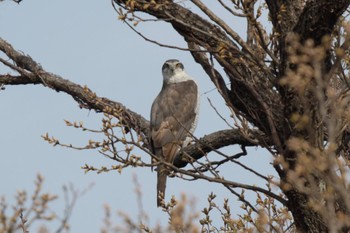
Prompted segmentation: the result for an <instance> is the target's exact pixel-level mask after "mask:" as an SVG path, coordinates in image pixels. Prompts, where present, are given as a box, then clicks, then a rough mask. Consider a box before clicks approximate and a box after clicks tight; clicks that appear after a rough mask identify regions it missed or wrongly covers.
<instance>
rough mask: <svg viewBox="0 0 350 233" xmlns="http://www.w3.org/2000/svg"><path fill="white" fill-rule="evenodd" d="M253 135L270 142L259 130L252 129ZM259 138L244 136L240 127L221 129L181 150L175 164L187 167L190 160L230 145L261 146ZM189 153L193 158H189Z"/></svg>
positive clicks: (251, 134)
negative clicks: (250, 138)
mask: <svg viewBox="0 0 350 233" xmlns="http://www.w3.org/2000/svg"><path fill="white" fill-rule="evenodd" d="M249 134H250V136H251V137H254V138H259V139H260V140H259V141H264V142H268V139H267V137H266V136H264V135H263V134H262V133H261V132H260V131H258V130H251V132H249ZM259 144H261V143H259V142H258V140H255V139H254V140H249V139H248V138H246V137H244V136H243V135H242V133H241V132H240V130H239V129H228V130H220V131H217V132H214V133H211V134H209V135H205V136H204V137H202V138H200V139H199V140H197V141H196V142H195V143H194V144H192V145H189V146H187V147H185V148H184V149H183V150H182V151H180V152H179V153H178V154H177V156H176V158H175V161H174V166H176V167H179V168H180V167H185V166H186V165H187V164H188V163H189V162H190V160H192V161H196V160H198V159H200V158H202V157H203V156H205V155H206V154H207V153H209V152H211V151H215V150H217V149H220V148H222V147H225V146H229V145H243V146H260V145H259ZM188 155H189V156H190V157H191V159H189V158H188Z"/></svg>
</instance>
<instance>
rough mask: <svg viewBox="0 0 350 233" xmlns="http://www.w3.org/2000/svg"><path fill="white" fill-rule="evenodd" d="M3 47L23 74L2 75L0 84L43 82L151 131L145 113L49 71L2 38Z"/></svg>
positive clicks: (86, 105) (138, 128)
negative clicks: (100, 95)
mask: <svg viewBox="0 0 350 233" xmlns="http://www.w3.org/2000/svg"><path fill="white" fill-rule="evenodd" d="M0 50H1V51H3V52H4V53H5V54H6V55H7V56H8V57H9V58H10V59H12V60H13V61H14V62H15V63H16V64H17V67H18V69H16V71H17V72H19V73H21V75H20V76H10V75H2V76H0V84H4V85H19V84H42V85H44V86H46V87H49V88H51V89H54V90H56V91H62V92H65V93H67V94H68V95H70V96H72V97H73V98H74V100H76V101H77V102H78V103H79V104H80V107H81V108H87V109H94V110H96V111H98V112H104V113H108V114H111V115H113V116H115V117H116V118H118V119H119V120H120V121H122V122H123V123H124V124H125V125H126V126H128V127H129V128H131V129H134V130H135V131H136V132H138V133H140V134H143V135H144V136H147V135H148V130H149V122H148V121H147V120H146V119H145V118H143V117H142V116H141V115H139V114H137V113H135V112H133V111H131V110H129V109H127V108H126V107H125V106H124V105H123V104H121V103H119V102H115V101H112V100H109V99H107V98H104V97H98V96H97V95H96V94H95V93H94V92H92V91H91V90H90V89H89V88H87V87H82V86H80V85H78V84H76V83H73V82H71V81H69V80H66V79H63V78H62V77H60V76H59V75H56V74H52V73H49V72H46V71H45V70H44V69H43V68H42V67H41V66H40V65H39V64H38V63H37V62H35V61H34V60H33V59H32V58H31V57H29V56H27V55H23V54H22V53H20V52H18V51H16V50H15V49H14V48H13V47H12V46H11V45H10V44H9V43H7V42H6V41H4V40H3V39H1V38H0Z"/></svg>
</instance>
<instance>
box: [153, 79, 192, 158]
mask: <svg viewBox="0 0 350 233" xmlns="http://www.w3.org/2000/svg"><path fill="white" fill-rule="evenodd" d="M197 98H198V88H197V85H196V83H195V82H194V81H192V80H189V81H186V82H181V83H175V84H168V85H167V86H166V87H165V88H163V89H162V91H161V92H160V93H159V95H158V97H157V98H156V100H155V101H154V103H153V105H152V110H151V140H152V146H153V149H154V151H153V152H157V151H159V149H161V148H162V147H164V146H166V145H167V144H169V143H170V144H173V145H177V146H178V147H180V146H181V145H182V142H183V141H184V140H185V139H186V137H187V136H188V132H189V130H190V129H191V127H192V124H193V122H194V121H195V119H196V114H197V113H196V107H197V102H198V99H197ZM171 147H172V146H171ZM168 151H172V152H173V153H174V150H173V149H170V150H168ZM176 151H177V150H175V153H176ZM162 156H163V157H164V158H165V159H166V160H167V161H168V162H172V160H173V159H174V158H173V155H171V156H169V155H167V154H166V153H164V154H163V153H162Z"/></svg>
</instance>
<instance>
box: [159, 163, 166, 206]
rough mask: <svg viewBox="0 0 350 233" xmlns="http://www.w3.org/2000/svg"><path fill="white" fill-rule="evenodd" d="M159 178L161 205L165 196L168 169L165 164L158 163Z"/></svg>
mask: <svg viewBox="0 0 350 233" xmlns="http://www.w3.org/2000/svg"><path fill="white" fill-rule="evenodd" d="M157 170H158V180H157V206H158V207H159V206H161V203H162V201H163V200H164V196H165V188H166V179H167V176H168V170H167V169H166V167H165V166H164V165H163V164H160V165H158V168H157Z"/></svg>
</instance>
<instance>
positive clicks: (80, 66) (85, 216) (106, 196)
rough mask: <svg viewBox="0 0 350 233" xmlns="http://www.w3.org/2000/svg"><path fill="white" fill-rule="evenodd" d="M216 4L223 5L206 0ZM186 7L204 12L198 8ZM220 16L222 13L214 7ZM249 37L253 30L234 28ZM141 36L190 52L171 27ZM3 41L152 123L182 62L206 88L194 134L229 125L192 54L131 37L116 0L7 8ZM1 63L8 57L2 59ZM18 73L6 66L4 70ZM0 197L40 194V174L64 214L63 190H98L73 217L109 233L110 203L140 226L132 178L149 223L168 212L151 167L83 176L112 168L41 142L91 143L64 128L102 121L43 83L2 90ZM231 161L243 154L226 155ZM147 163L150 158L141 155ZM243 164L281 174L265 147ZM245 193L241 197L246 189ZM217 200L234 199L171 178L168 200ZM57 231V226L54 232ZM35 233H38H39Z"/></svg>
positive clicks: (237, 175) (77, 227)
mask: <svg viewBox="0 0 350 233" xmlns="http://www.w3.org/2000/svg"><path fill="white" fill-rule="evenodd" d="M205 2H207V3H208V2H209V3H211V4H212V3H213V2H214V1H205ZM184 4H185V5H186V6H188V7H191V9H193V10H195V8H194V7H193V6H192V5H190V4H189V3H186V2H185V3H184ZM211 7H212V9H216V8H215V6H214V5H213V6H211ZM221 11H222V12H220V11H219V12H218V13H220V15H222V16H223V17H224V18H225V19H227V22H230V25H231V26H232V27H233V28H234V29H235V30H236V31H238V32H239V33H240V34H241V35H243V37H244V30H245V27H244V23H243V22H237V21H230V20H232V19H233V18H228V17H229V16H228V15H226V12H223V10H221ZM137 29H138V30H140V31H142V32H143V33H144V34H145V35H146V36H148V37H150V38H152V39H155V40H158V41H160V42H162V43H165V44H172V45H177V46H180V47H185V43H184V41H183V39H182V38H181V37H179V36H177V35H176V33H175V32H174V30H173V29H172V27H171V26H170V25H168V24H166V23H144V24H139V25H138V26H137ZM0 37H1V38H3V39H5V40H6V41H8V42H9V43H10V44H12V46H14V48H15V49H17V50H20V51H22V52H23V53H25V54H28V55H30V56H31V57H32V58H33V59H34V60H35V61H36V62H38V63H40V64H41V65H42V66H43V68H44V69H45V70H46V71H48V72H52V73H55V74H58V75H60V76H62V77H63V78H65V79H69V80H70V81H73V82H75V83H77V84H80V85H87V86H88V87H89V88H90V89H91V90H93V91H94V92H96V94H97V95H99V96H104V97H107V98H109V99H111V100H115V101H119V102H121V103H123V104H124V105H125V106H127V107H128V108H130V109H131V110H133V111H135V112H138V113H140V114H141V115H142V116H144V117H145V118H146V119H149V111H150V108H151V104H152V102H153V100H154V98H155V97H156V96H157V94H158V92H159V91H160V88H161V85H162V76H161V67H162V65H163V63H164V61H165V60H167V59H172V58H176V59H179V60H181V61H182V62H183V63H184V66H185V69H186V71H187V73H188V74H190V75H191V76H193V77H194V78H195V79H196V80H197V81H198V83H199V85H200V90H201V93H202V95H201V109H200V118H199V122H198V127H197V130H196V132H195V136H197V137H201V136H204V135H205V134H209V133H211V132H214V131H217V130H220V129H225V128H228V126H227V125H226V124H225V123H224V122H223V121H222V120H221V119H220V117H219V116H217V115H216V113H215V111H214V110H213V109H212V108H211V107H210V105H209V103H208V100H207V98H210V99H211V101H212V102H213V104H214V105H215V107H216V108H217V109H218V110H219V111H220V113H221V114H223V115H224V116H228V110H227V109H226V107H225V105H224V104H223V101H222V99H221V97H220V96H219V95H218V93H217V91H215V90H214V91H211V90H212V89H213V88H214V86H213V84H212V83H211V82H210V80H209V78H208V77H207V75H206V74H205V73H204V71H203V70H202V69H201V67H200V66H199V65H198V64H196V63H195V62H194V61H193V59H192V57H191V55H190V53H189V52H184V51H178V50H173V49H167V48H161V47H159V46H157V45H154V44H151V43H149V42H146V41H144V40H143V39H142V38H141V37H139V36H138V35H136V34H135V33H134V32H133V31H131V30H130V29H129V28H128V27H127V26H126V25H125V24H124V23H123V22H121V21H119V20H118V15H117V14H116V12H115V11H114V9H113V8H112V5H111V2H110V1H107V0H105V1H94V0H84V1H83V0H75V1H70V0H60V1H54V0H23V1H22V2H21V4H19V5H18V4H15V3H13V2H11V1H4V2H0ZM1 56H2V55H1ZM6 72H10V71H9V70H8V69H6V68H5V67H4V66H1V65H0V73H1V74H3V73H6ZM0 116H1V121H0V146H1V147H0V148H1V149H0V164H1V169H0V182H1V186H0V196H4V197H6V200H7V201H8V202H9V203H10V204H14V199H13V196H14V194H16V192H17V191H18V190H22V189H24V190H27V191H28V192H29V193H31V192H32V191H33V189H34V183H33V182H34V180H35V177H36V174H39V173H40V174H41V175H43V176H44V177H45V183H44V187H43V188H44V191H46V192H50V193H54V194H58V195H59V196H60V199H59V200H57V201H55V203H54V205H53V209H54V210H57V211H58V213H62V211H63V207H64V201H63V195H62V194H63V191H62V186H63V185H67V184H73V185H74V186H75V187H76V188H77V189H80V190H83V189H84V188H86V187H88V186H89V185H90V184H92V183H93V184H94V187H93V188H92V189H91V190H90V191H89V192H88V193H86V194H85V195H84V196H82V197H81V198H80V199H79V200H78V203H77V205H76V207H75V209H74V212H73V216H72V218H71V221H70V224H71V232H99V230H100V228H101V226H102V219H103V205H104V204H105V203H108V204H109V205H110V206H111V208H112V211H113V219H114V220H115V221H116V222H118V221H120V220H118V218H117V214H116V213H117V212H118V211H123V212H125V213H127V214H128V215H129V216H130V217H131V218H133V219H135V220H136V219H137V213H138V209H137V203H136V194H135V191H134V190H135V185H134V184H133V178H132V177H133V176H136V177H137V178H138V182H139V183H140V184H141V190H142V193H143V197H142V200H143V205H144V209H145V210H146V213H147V214H148V215H149V217H150V222H149V224H150V225H151V226H153V225H154V224H155V223H157V222H159V223H161V224H162V225H166V223H167V219H166V215H165V214H164V213H163V212H162V211H161V210H160V209H157V208H156V173H155V172H151V170H150V169H149V168H139V169H131V168H128V169H125V170H123V172H122V174H119V173H117V172H110V173H103V174H99V175H98V174H96V173H87V174H85V173H84V171H83V170H82V169H81V166H83V165H84V164H89V165H93V166H96V167H99V166H109V165H111V164H113V163H112V162H111V161H109V160H108V159H106V158H104V157H103V156H101V155H100V154H98V153H97V151H76V150H69V149H66V148H61V147H53V146H51V145H49V144H48V143H47V142H45V141H44V140H43V139H42V138H41V135H43V134H45V133H46V132H48V133H49V134H50V135H53V136H55V137H56V138H58V139H60V141H62V142H63V143H73V144H76V145H85V143H86V142H87V141H88V140H89V139H90V138H94V137H95V136H94V135H91V134H88V133H85V132H81V131H79V130H76V129H73V128H68V127H66V126H65V123H64V120H65V119H66V120H69V121H78V122H79V121H83V122H84V124H85V126H87V127H91V128H96V129H99V128H100V122H101V117H102V114H96V113H94V112H93V111H87V110H81V109H79V107H78V104H77V103H76V102H75V101H74V100H73V99H72V98H71V97H70V96H68V95H66V94H65V93H57V92H55V91H53V90H51V89H49V88H46V87H43V86H41V85H37V86H33V85H26V86H6V89H5V90H4V91H0ZM224 151H225V152H227V153H229V154H234V153H236V152H238V151H239V149H237V148H226V150H224ZM140 155H142V156H148V155H146V154H140ZM240 161H241V162H242V163H244V164H247V165H249V166H251V167H253V168H255V169H257V170H258V171H259V172H262V173H264V174H273V171H272V170H271V168H270V167H271V166H268V164H269V163H270V162H271V158H270V157H269V156H268V155H267V153H266V152H265V151H263V150H257V149H256V148H252V149H250V150H249V156H246V157H244V158H241V159H240ZM225 174H227V175H226V176H225V177H226V178H228V179H231V180H234V181H237V182H242V183H250V184H261V183H259V181H258V180H256V179H255V178H254V177H251V176H249V175H247V174H246V173H244V172H243V171H242V169H240V168H239V167H237V166H235V165H232V164H231V165H230V167H228V168H227V170H226V173H225ZM237 191H239V190H237ZM211 192H215V193H217V194H218V199H217V203H218V204H220V205H222V202H223V198H230V204H232V206H236V208H235V210H234V211H233V212H234V213H239V211H240V210H239V208H238V204H237V202H236V199H237V198H236V197H233V196H231V195H230V193H228V192H227V191H225V190H224V189H223V188H221V187H220V186H219V185H216V184H210V183H208V182H204V181H196V182H187V181H184V180H180V179H168V185H167V200H169V197H170V196H171V195H170V194H174V195H175V196H176V197H177V198H180V195H181V193H186V194H187V195H188V196H189V197H194V198H196V201H197V208H198V210H200V209H201V208H203V207H204V205H205V203H206V199H207V196H208V194H210V193H211ZM49 226H50V228H52V229H55V226H56V225H55V224H53V225H49ZM30 231H31V232H35V231H36V228H34V229H30Z"/></svg>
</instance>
